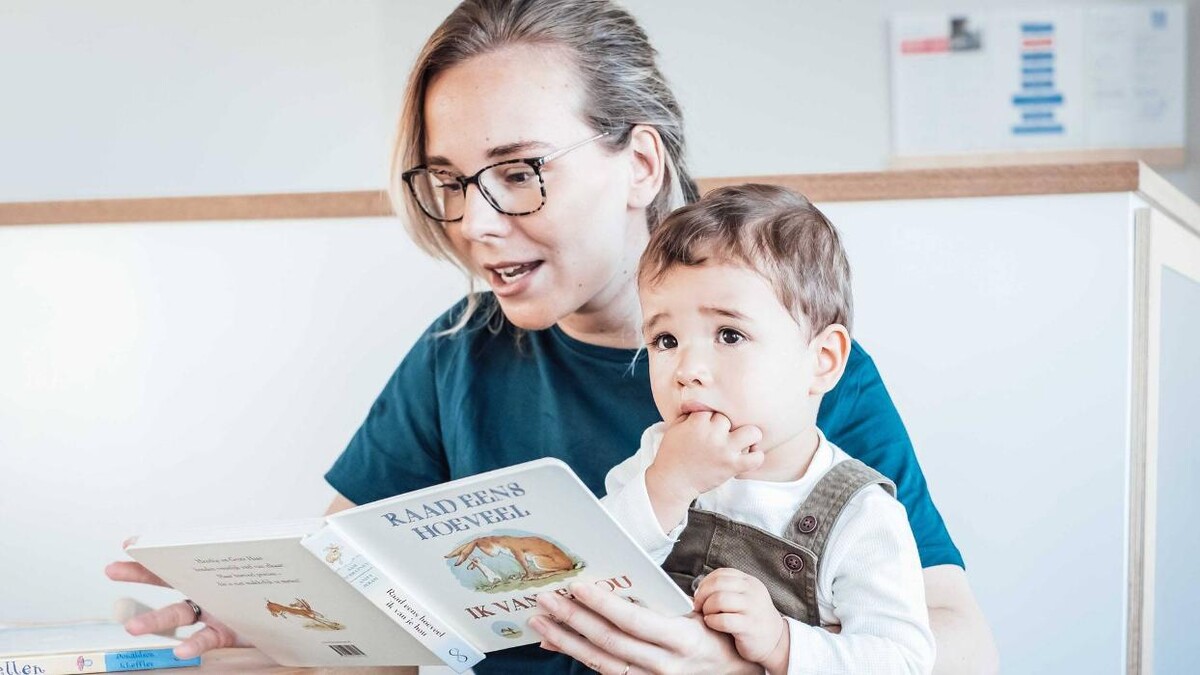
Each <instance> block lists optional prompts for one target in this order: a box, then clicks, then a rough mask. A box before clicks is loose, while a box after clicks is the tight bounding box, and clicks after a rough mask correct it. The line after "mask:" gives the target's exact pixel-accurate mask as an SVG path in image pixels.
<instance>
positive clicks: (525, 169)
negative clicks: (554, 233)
mask: <svg viewBox="0 0 1200 675" xmlns="http://www.w3.org/2000/svg"><path fill="white" fill-rule="evenodd" d="M410 181H411V185H412V187H413V192H414V194H415V195H416V198H417V201H418V202H419V203H420V206H421V208H422V209H424V210H425V212H426V213H428V214H429V215H430V216H433V217H434V218H437V219H439V220H458V219H459V218H462V217H463V213H464V211H465V207H466V190H464V189H463V184H462V181H461V180H459V179H458V177H456V176H454V175H452V174H450V173H449V172H446V171H440V170H437V169H422V170H418V171H414V172H413V173H412V176H411V178H410ZM477 185H478V186H479V190H480V192H482V193H483V196H484V198H485V199H487V200H488V202H489V203H490V204H491V205H492V206H493V207H495V209H496V210H497V211H500V212H502V213H506V214H508V215H514V216H515V215H522V214H526V213H530V212H533V211H537V210H538V209H540V208H541V207H542V202H543V198H544V196H543V192H542V178H541V174H540V173H539V172H538V171H537V170H536V169H535V168H534V167H532V166H530V165H529V163H527V162H526V161H524V160H514V161H512V162H504V163H503V164H497V165H496V166H492V167H488V168H487V169H485V170H484V171H483V172H482V173H480V174H479V182H478V183H477Z"/></svg>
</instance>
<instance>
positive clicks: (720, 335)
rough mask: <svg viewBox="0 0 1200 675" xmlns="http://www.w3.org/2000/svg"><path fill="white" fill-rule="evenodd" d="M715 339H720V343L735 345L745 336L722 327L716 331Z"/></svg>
mask: <svg viewBox="0 0 1200 675" xmlns="http://www.w3.org/2000/svg"><path fill="white" fill-rule="evenodd" d="M717 339H718V340H720V342H721V344H723V345H736V344H737V343H739V342H741V341H742V340H745V339H746V336H745V335H742V334H741V333H739V332H737V331H736V330H734V329H732V328H722V329H721V330H719V331H717Z"/></svg>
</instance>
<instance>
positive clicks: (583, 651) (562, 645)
mask: <svg viewBox="0 0 1200 675" xmlns="http://www.w3.org/2000/svg"><path fill="white" fill-rule="evenodd" d="M529 626H530V627H531V628H533V629H534V630H535V631H537V632H538V633H541V635H542V638H543V642H548V643H550V645H551V646H552V649H551V651H555V652H561V653H563V654H566V655H568V656H570V657H572V658H574V659H575V660H577V661H579V662H580V663H582V664H584V665H585V666H587V667H588V668H591V669H592V670H594V671H596V672H598V673H612V675H622V673H625V672H626V670H625V667H626V666H627V665H629V661H623V660H621V658H620V657H618V656H616V655H614V654H610V653H608V652H606V651H604V650H603V649H600V648H599V647H597V646H596V645H595V644H593V643H592V642H591V641H590V640H588V639H587V638H585V637H583V636H582V635H579V634H578V633H575V632H574V631H571V630H568V629H567V628H565V627H564V626H562V625H559V624H556V623H555V622H553V621H551V620H550V619H548V618H546V617H544V616H535V617H533V618H532V619H530V620H529ZM609 628H610V629H611V626H610V627H609Z"/></svg>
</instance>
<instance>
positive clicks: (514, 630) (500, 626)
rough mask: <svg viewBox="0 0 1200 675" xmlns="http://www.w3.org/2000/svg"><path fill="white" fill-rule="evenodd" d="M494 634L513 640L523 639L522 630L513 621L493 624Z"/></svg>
mask: <svg viewBox="0 0 1200 675" xmlns="http://www.w3.org/2000/svg"><path fill="white" fill-rule="evenodd" d="M492 632H494V633H495V634H496V635H499V636H500V637H506V638H511V639H513V640H515V639H517V638H519V637H521V635H522V632H521V628H520V627H519V626H517V624H515V623H513V622H511V621H497V622H496V623H493V624H492Z"/></svg>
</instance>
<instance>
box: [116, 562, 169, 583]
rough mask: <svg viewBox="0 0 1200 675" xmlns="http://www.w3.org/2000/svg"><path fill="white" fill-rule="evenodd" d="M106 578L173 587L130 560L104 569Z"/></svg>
mask: <svg viewBox="0 0 1200 675" xmlns="http://www.w3.org/2000/svg"><path fill="white" fill-rule="evenodd" d="M104 576H106V577H108V578H109V579H112V580H113V581H132V582H134V583H137V584H151V585H154V586H166V587H167V588H170V587H171V584H168V583H167V582H165V581H163V580H162V577H160V576H158V575H157V574H155V573H154V572H151V571H150V570H148V569H146V568H145V566H143V565H142V564H141V563H136V562H130V561H128V560H124V561H120V562H113V563H109V564H108V566H107V567H105V568H104Z"/></svg>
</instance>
